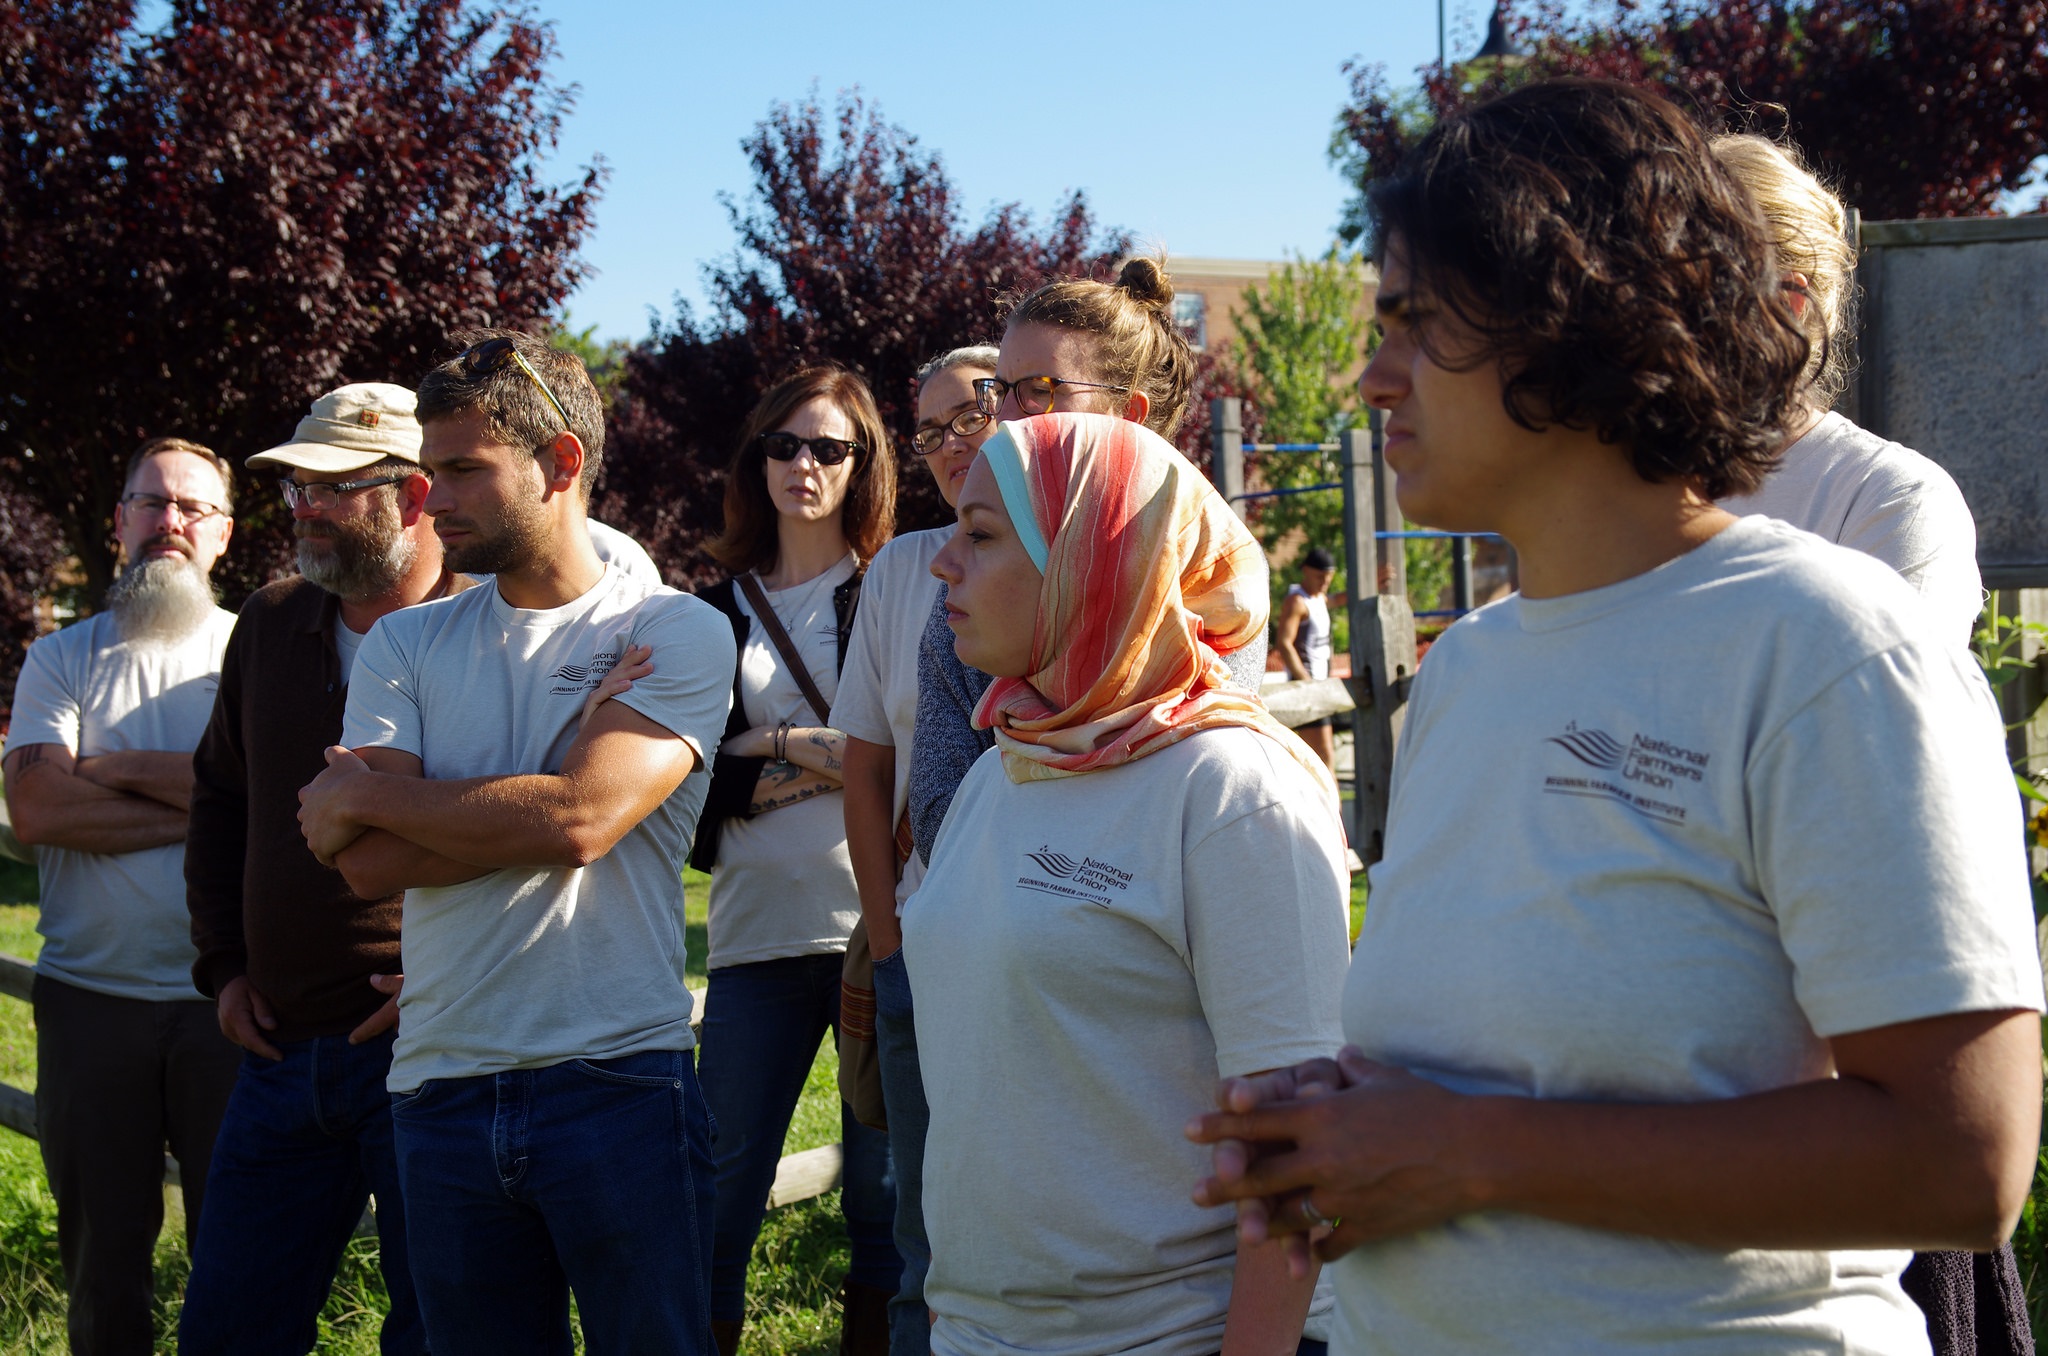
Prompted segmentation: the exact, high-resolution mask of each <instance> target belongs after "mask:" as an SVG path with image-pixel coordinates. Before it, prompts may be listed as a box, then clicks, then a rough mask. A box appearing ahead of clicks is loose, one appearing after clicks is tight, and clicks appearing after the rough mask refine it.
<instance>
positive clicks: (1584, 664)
mask: <svg viewBox="0 0 2048 1356" xmlns="http://www.w3.org/2000/svg"><path fill="white" fill-rule="evenodd" d="M1392 790H1393V799H1392V810H1391V813H1390V815H1389V819H1388V824H1387V838H1386V844H1387V852H1386V857H1385V859H1384V860H1383V861H1381V862H1380V863H1379V864H1378V865H1377V866H1375V867H1373V869H1372V907H1371V908H1370V909H1369V910H1368V911H1367V913H1366V918H1365V928H1364V932H1363V934H1362V935H1361V937H1360V938H1359V943H1358V952H1357V959H1356V961H1355V963H1354V964H1353V966H1352V970H1351V978H1350V981H1349V983H1348V984H1347V986H1346V988H1345V992H1344V1034H1345V1036H1346V1038H1347V1039H1349V1040H1350V1041H1351V1042H1352V1043H1353V1044H1355V1045H1358V1046H1359V1047H1360V1048H1362V1049H1363V1050H1364V1051H1365V1052H1366V1053H1367V1054H1369V1055H1371V1056H1372V1057H1373V1058H1375V1059H1378V1060H1381V1061H1383V1062H1385V1063H1389V1064H1394V1065H1398V1066H1400V1067H1402V1068H1405V1069H1408V1070H1410V1071H1412V1072H1414V1073H1416V1074H1418V1075H1420V1076H1422V1077H1424V1078H1428V1079H1431V1080H1433V1081H1435V1082H1437V1083H1440V1084H1442V1085H1444V1086H1446V1087H1450V1088H1454V1089H1456V1090H1458V1091H1460V1092H1466V1093H1487V1094H1501V1095H1507V1096H1519V1097H1540V1098H1550V1099H1573V1100H1583V1101H1613V1102H1640V1103H1677V1102H1697V1101H1706V1100H1713V1099H1719V1098H1729V1097H1739V1096H1743V1095H1745V1094H1750V1093H1756V1092H1763V1091H1767V1090H1769V1089H1773V1088H1779V1087H1785V1086H1787V1085H1790V1084H1795V1083H1800V1082H1805V1081H1809V1080H1812V1079H1816V1078H1823V1077H1826V1076H1827V1075H1828V1073H1829V1071H1830V1069H1831V1067H1832V1065H1831V1060H1830V1055H1829V1050H1828V1046H1827V1043H1826V1038H1828V1037H1832V1036H1839V1035H1842V1034H1844V1033H1847V1032H1855V1031H1864V1030H1868V1029H1870V1028H1873V1027H1879V1026H1885V1025H1889V1024H1892V1023H1896V1022H1907V1021H1913V1020H1916V1019H1919V1018H1923V1017H1931V1016H1936V1015H1940V1014H1945V1013H1954V1012H1963V1011H1973V1010H1977V1011H1988V1010H1996V1009H2002V1008H2038V1007H2039V1006H2040V1005H2041V971H2040V964H2039V961H2038V960H2037V959H2036V956H2035V948H2034V928H2033V912H2032V908H2031V905H2030V901H2029V896H2028V888H2027V862H2026V854H2025V850H2024V848H2023V846H2022V844H2021V835H2020V827H2019V807H2018V804H2017V795H2016V793H2015V791H2014V789H2013V781H2012V774H2011V772H2010V771H2009V770H2008V769H2007V767H2006V762H2005V748H2004V740H2003V738H2002V733H2001V729H2000V725H1999V719H1998V713H1997V710H1996V708H1995V707H1994V705H1993V703H1992V699H1991V693H1990V689H1989V688H1988V687H1987V685H1986V684H1985V682H1984V679H1983V677H1982V676H1981V674H1980V673H1979V672H1978V670H1977V668H1976V665H1975V664H1974V663H1973V662H1972V661H1971V660H1970V658H1969V657H1968V656H1967V655H1966V654H1965V653H1964V652H1963V651H1962V649H1961V648H1960V647H1958V646H1955V645H1952V644H1947V643H1944V642H1943V641H1942V640H1941V639H1940V638H1938V637H1936V636H1933V635H1932V634H1930V633H1929V631H1928V628H1927V624H1926V618H1925V616H1924V615H1922V613H1921V611H1920V609H1919V608H1918V606H1917V603H1916V600H1915V598H1914V596H1913V594H1912V593H1911V591H1910V590H1909V589H1908V588H1907V587H1906V585H1905V584H1904V583H1902V582H1901V580H1900V579H1899V576H1898V575H1897V574H1895V573H1893V572H1892V571H1891V570H1889V569H1887V568H1885V567H1884V566H1883V565H1881V564H1879V563H1878V562H1877V561H1875V560H1872V559H1871V558H1869V557H1868V556H1865V555H1861V554H1858V553H1856V552H1853V551H1848V550H1843V549H1840V548H1837V547H1833V546H1830V545H1828V544H1826V543H1824V542H1822V541H1820V540H1819V539H1817V538H1815V537H1812V536H1809V535H1807V534H1806V533H1803V532H1799V531H1796V530H1794V529H1792V528H1790V527H1787V526H1786V525H1784V524H1783V523H1778V522H1773V521H1770V520H1768V519H1764V518H1745V519H1742V520H1740V521H1738V522H1736V523H1735V524H1733V525H1732V526H1730V527H1728V528H1727V529H1725V530H1724V531H1722V532H1721V533H1720V534H1719V535H1718V536H1716V537H1715V538H1714V539H1713V540H1711V541H1709V542H1707V543H1706V544H1705V545H1703V546H1700V547H1699V548H1697V549H1696V550H1694V551H1692V552H1690V553H1689V554H1687V555H1685V556H1682V557H1680V558H1679V559H1677V560H1674V561H1671V562H1669V563H1667V564H1665V565H1663V566H1661V567H1659V568H1658V569H1655V570H1652V571H1650V572H1649V573H1647V574H1643V575H1639V576H1637V577H1635V578H1633V579H1629V580H1625V581H1623V582H1622V583H1619V584H1614V585H1611V586H1609V587H1606V588H1601V589H1594V590H1590V591H1588V592H1585V593H1579V594H1574V595H1571V596H1568V597H1562V598H1547V599H1541V600H1530V599H1525V598H1522V597H1520V596H1512V597H1509V598H1507V599H1504V600H1502V601H1501V602H1498V603H1495V604H1493V605H1492V606H1490V607H1487V608H1484V609H1482V610H1480V611H1479V612H1476V613H1474V614H1472V615H1471V616H1469V617H1467V618H1465V619H1464V620H1462V621H1460V622H1458V623H1457V625H1455V626H1453V627H1451V628H1450V629H1449V630H1448V631H1446V632H1445V633H1444V635H1443V637H1442V639H1440V640H1438V641H1437V643H1436V645H1435V647H1434V648H1433V649H1431V651H1430V654H1429V662H1428V663H1426V664H1424V665H1423V666H1422V669H1421V670H1420V672H1419V674H1418V677H1417V680H1416V684H1415V688H1414V696H1413V700H1412V701H1411V702H1410V704H1409V708H1408V725H1407V729H1406V731H1405V733H1404V735H1403V737H1402V743H1401V748H1400V753H1399V756H1398V757H1397V759H1396V763H1395V768H1394V775H1393V788H1392ZM1477 846H1483V848H1484V850H1483V851H1476V850H1474V849H1475V847H1477ZM919 1001H920V1002H922V1001H923V995H922V994H921V993H920V994H919ZM1907 1257H1908V1254H1907V1253H1905V1252H1891V1251H1883V1252H1877V1251H1871V1252H1851V1251H1836V1252H1825V1251H1818V1250H1815V1251H1782V1250H1780V1251H1758V1250H1745V1251H1732V1252H1722V1251H1714V1250H1711V1249H1706V1248H1697V1247H1692V1246H1688V1245H1684V1244H1680V1243H1675V1242H1669V1241H1665V1240H1660V1239H1654V1238H1645V1237H1640V1236H1634V1235H1626V1234H1619V1233H1609V1232H1604V1231H1602V1230H1598V1229H1587V1228H1579V1227H1575V1226H1572V1225H1566V1224H1559V1223H1554V1222H1551V1221H1548V1220H1544V1219H1539V1218H1536V1217H1534V1216H1530V1215H1522V1214H1512V1213H1507V1212H1498V1211H1494V1212H1481V1213H1476V1214H1471V1215H1466V1216H1463V1217H1461V1218H1459V1219H1456V1220H1453V1221H1452V1222H1450V1223H1449V1224H1447V1225H1444V1226H1442V1227H1439V1228H1435V1229H1430V1230H1426V1231H1424V1232H1422V1233H1420V1234H1415V1235H1410V1236H1407V1237H1403V1238H1399V1239H1395V1240H1392V1241H1390V1242H1387V1243H1383V1244H1379V1245H1376V1246H1372V1247H1366V1248H1361V1249H1358V1250H1357V1251H1355V1252H1353V1253H1351V1254H1349V1255H1348V1256H1347V1257H1345V1258H1344V1259H1343V1260H1341V1261H1339V1262H1337V1263H1335V1264H1334V1266H1335V1270H1336V1273H1337V1292H1338V1297H1339V1302H1340V1304H1341V1305H1342V1307H1343V1309H1344V1321H1343V1322H1341V1323H1340V1324H1339V1330H1340V1333H1342V1332H1344V1330H1347V1329H1348V1330H1349V1336H1348V1340H1344V1339H1340V1351H1341V1352H1342V1353H1344V1356H1357V1353H1366V1352H1370V1353H1399V1356H1431V1353H1439V1352H1441V1353H1450V1352H1461V1353H1462V1352H1473V1351H1513V1352H1527V1353H1545V1352H1555V1353H1571V1354H1572V1356H1587V1354H1594V1356H1599V1354H1613V1353H1643V1352H1651V1351H1663V1350H1667V1349H1669V1348H1671V1347H1674V1346H1677V1345H1680V1344H1684V1343H1690V1344H1692V1345H1697V1341H1698V1339H1699V1338H1701V1337H1702V1336H1704V1335H1707V1334H1719V1335H1720V1345H1718V1346H1714V1347H1712V1348H1711V1349H1713V1350H1741V1351H1745V1352H1788V1353H1789V1352H1815V1351H1855V1352H1862V1353H1906V1352H1925V1351H1926V1350H1927V1328H1926V1324H1925V1323H1924V1321H1923V1320H1922V1318H1921V1315H1920V1313H1919V1312H1918V1311H1917V1310H1916V1309H1915V1308H1914V1307H1913V1305H1912V1304H1911V1303H1910V1302H1909V1301H1908V1300H1907V1299H1906V1297H1905V1294H1904V1293H1903V1292H1902V1291H1901V1290H1900V1289H1899V1283H1898V1278H1899V1272H1900V1271H1901V1270H1902V1269H1903V1268H1904V1266H1905V1264H1906V1260H1907Z"/></svg>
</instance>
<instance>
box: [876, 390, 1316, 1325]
mask: <svg viewBox="0 0 2048 1356" xmlns="http://www.w3.org/2000/svg"><path fill="white" fill-rule="evenodd" d="M958 507H959V518H960V527H959V530H958V532H957V533H956V534H955V536H954V538H953V540H952V541H951V542H950V543H949V544H948V545H947V546H946V548H945V549H944V550H943V551H941V552H940V554H939V556H938V559H937V560H936V562H935V563H934V564H933V567H932V568H933V571H934V573H936V574H938V575H939V576H940V577H941V578H942V579H944V580H945V581H946V583H947V585H948V596H947V606H948V621H949V624H950V625H951V627H952V629H953V632H954V637H955V648H956V649H957V651H958V653H959V657H960V659H961V660H962V661H963V662H964V663H967V664H970V665H972V666H973V667H975V668H978V669H980V670H982V671H983V672H986V673H990V674H993V675H995V677H996V681H995V683H994V684H993V685H992V686H991V687H990V688H989V690H988V692H987V694H986V695H985V696H984V697H983V699H982V701H981V704H980V706H979V707H978V708H977V710H976V712H975V721H976V723H977V724H978V725H980V726H982V727H984V728H989V729H992V730H993V731H994V733H995V737H996V741H997V743H996V748H995V749H994V750H991V751H990V752H989V753H988V754H986V755H984V756H983V758H982V760H981V761H980V762H979V763H977V764H976V765H975V767H974V769H973V771H972V772H971V773H969V774H968V777H967V779H966V781H965V782H964V783H963V784H962V785H961V788H960V791H959V794H958V796H957V797H956V798H955V799H954V801H953V805H952V808H951V810H950V811H949V813H948V815H947V817H946V821H945V825H944V827H943V828H942V830H941V831H940V834H939V837H938V841H937V843H936V845H935V847H934V849H933V852H932V858H931V868H930V873H929V874H928V875H927V876H926V878H925V882H924V885H923V886H922V888H921V889H920V890H919V891H918V893H917V894H915V895H914V896H912V897H911V899H910V900H909V901H908V902H907V903H906V905H905V906H904V911H903V931H904V954H905V957H906V959H907V962H908V965H909V968H910V974H911V979H912V983H913V986H914V988H915V990H916V993H917V996H918V997H917V1038H918V1046H919V1051H920V1056H921V1058H922V1061H923V1070H924V1080H925V1088H926V1092H927V1094H928V1096H929V1100H930V1103H931V1110H932V1120H931V1131H930V1135H929V1138H928V1139H927V1142H926V1162H927V1163H928V1164H930V1165H934V1166H935V1168H938V1170H935V1171H931V1172H928V1173H927V1176H926V1180H925V1198H924V1200H925V1219H926V1225H927V1228H928V1230H929V1232H930V1235H931V1242H932V1269H931V1273H930V1275H929V1277H928V1279H927V1281H926V1287H925V1296H926V1302H927V1303H928V1304H929V1305H930V1306H931V1308H932V1310H933V1312H934V1315H935V1324H934V1327H933V1329H932V1349H933V1350H934V1352H937V1353H940V1354H941V1356H949V1354H950V1353H976V1354H977V1356H979V1354H980V1353H995V1352H1006V1351H1022V1350H1029V1351H1031V1352H1033V1353H1037V1356H1096V1353H1109V1352H1121V1351H1132V1350H1140V1349H1142V1350H1144V1351H1146V1352H1147V1353H1155V1354H1156V1356H1206V1354H1207V1353H1214V1352H1218V1351H1223V1352H1227V1353H1232V1354H1233V1356H1235V1353H1238V1352H1246V1353H1249V1352H1253V1351H1258V1352H1272V1351H1275V1350H1290V1349H1292V1348H1293V1347H1294V1345H1295V1342H1296V1340H1297V1339H1298V1338H1299V1336H1300V1333H1301V1328H1302V1322H1303V1319H1304V1317H1305V1316H1306V1315H1307V1312H1308V1309H1309V1305H1310V1288H1309V1286H1310V1283H1309V1281H1307V1280H1306V1279H1301V1280H1295V1279H1290V1278H1289V1277H1288V1276H1287V1274H1286V1266H1285V1262H1284V1259H1282V1258H1281V1257H1280V1255H1279V1254H1278V1253H1277V1251H1269V1250H1270V1249H1272V1247H1273V1245H1271V1244H1259V1245H1242V1246H1240V1245H1239V1243H1238V1242H1237V1239H1236V1237H1235V1235H1234V1233H1233V1229H1232V1224H1233V1218H1232V1216H1231V1214H1230V1212H1229V1211H1227V1210H1218V1209H1203V1208H1200V1207H1197V1206H1195V1205H1193V1204H1191V1203H1190V1202H1189V1201H1188V1198H1187V1195H1186V1181H1187V1180H1188V1176H1189V1174H1190V1173H1193V1174H1194V1175H1196V1176H1199V1175H1200V1173H1201V1170H1202V1167H1203V1159H1202V1155H1201V1153H1200V1152H1199V1151H1198V1150H1197V1149H1196V1148H1195V1146H1192V1145H1190V1144H1189V1143H1188V1142H1187V1141H1186V1140H1185V1139H1184V1138H1183V1137H1182V1135H1181V1124H1182V1122H1183V1121H1184V1120H1185V1119H1186V1117H1187V1115H1189V1114H1192V1113H1195V1112H1198V1111H1200V1110H1202V1109H1204V1108H1205V1107H1207V1106H1208V1105H1210V1103H1211V1100H1212V1098H1213V1095H1214V1089H1215V1086H1216V1080H1217V1079H1218V1078H1219V1077H1229V1076H1232V1075H1234V1074H1237V1073H1240V1072H1245V1071H1249V1070H1253V1069H1263V1068H1269V1067H1273V1066H1277V1065H1284V1064H1288V1063H1290V1062H1292V1061H1294V1060H1296V1059H1298V1058H1300V1057H1301V1056H1302V1054H1303V1052H1321V1053H1324V1054H1327V1053H1328V1052H1329V1051H1331V1050H1332V1049H1334V1048H1335V1047H1336V1046H1337V1045H1340V1044H1341V1043H1342V1042H1341V1035H1340V1031H1339V1024H1338V996H1339V993H1340V991H1341V989H1342V986H1343V981H1344V973H1345V967H1346V965H1347V963H1348V960H1349V954H1348V948H1347V946H1346V910H1345V901H1346V895H1347V875H1346V872H1345V868H1344V856H1343V853H1344V844H1343V834H1342V831H1341V828H1340V826H1339V821H1338V815H1337V798H1336V792H1335V787H1334V786H1333V784H1332V783H1331V781H1330V778H1329V774H1328V772H1327V770H1326V769H1325V768H1324V767H1323V765H1322V763H1321V761H1320V760H1319V759H1317V758H1316V756H1315V755H1314V754H1313V753H1311V752H1310V751H1309V749H1308V748H1307V746H1306V745H1304V744H1302V743H1301V741H1300V740H1299V739H1297V738H1296V737H1295V736H1294V735H1293V734H1292V733H1291V732H1290V731H1288V730H1286V729H1285V728H1283V727H1282V726H1281V725H1279V724H1278V723H1277V722H1276V721H1274V719H1273V718H1272V717H1271V716H1270V715H1269V714H1267V712H1266V709H1265V707H1264V706H1263V705H1262V704H1261V703H1260V702H1259V700H1258V698H1257V697H1255V696H1252V695H1250V694H1247V693H1245V692H1242V691H1239V690H1236V689H1234V688H1231V687H1229V686H1228V685H1227V675H1228V670H1227V669H1226V668H1225V666H1224V663H1223V661H1222V660H1221V659H1220V658H1219V657H1218V653H1219V651H1221V652H1229V651H1232V650H1235V649H1237V648H1239V647H1241V646H1242V645H1243V644H1244V643H1245V641H1246V640H1247V639H1248V638H1254V637H1257V636H1258V635H1260V634H1261V633H1262V631H1263V629H1264V626H1265V623H1266V609H1267V603H1266V597H1265V586H1264V571H1263V570H1262V569H1259V568H1257V567H1258V566H1259V565H1260V564H1262V563H1263V562H1262V557H1261V556H1260V555H1259V547H1258V544H1257V543H1256V542H1255V541H1254V540H1253V539H1252V537H1251V535H1250V534H1249V533H1248V532H1246V531H1245V529H1244V526H1243V524H1242V523H1240V522H1238V520H1237V519H1236V518H1235V517H1234V516H1233V515H1232V514H1231V513H1230V511H1229V509H1228V508H1227V507H1226V506H1225V505H1224V503H1223V501H1222V500H1221V499H1220V498H1218V497H1217V495H1216V493H1215V491H1214V490H1213V489H1211V488H1210V487H1209V485H1208V484H1207V483H1206V482H1205V481H1203V480H1202V479H1201V477H1200V476H1199V474H1198V473H1197V472H1196V471H1195V468H1194V467H1193V466H1192V465H1190V464H1189V463H1188V462H1187V461H1186V460H1185V459H1183V458H1182V457H1181V456H1180V455H1179V454H1178V453H1176V452H1175V451H1174V450H1173V449H1172V448H1171V447H1170V446H1169V445H1168V444H1167V443H1166V442H1165V441H1164V440H1162V439H1161V438H1159V437H1158V436H1157V435H1156V434H1153V433H1151V432H1150V431H1148V430H1146V429H1144V428H1143V427H1141V426H1140V425H1137V424H1134V423H1131V422H1128V421H1125V420H1120V419H1117V418H1115V417H1113V416H1109V415H1097V414H1048V415H1041V416H1038V417H1036V418H1032V419H1025V420H1020V421H1017V422H1015V423H1008V424H1004V425H1003V426H1002V428H1001V429H1000V430H999V431H998V433H997V434H996V435H995V436H994V437H992V438H991V439H990V440H989V442H988V443H987V444H986V445H985V446H984V447H983V449H982V456H981V459H980V460H978V461H977V462H976V463H975V466H974V469H973V470H972V471H970V472H969V475H968V479H967V481H966V483H965V485H964V486H963V488H962V491H961V496H960V502H959V506H958ZM941 1165H942V1166H941Z"/></svg>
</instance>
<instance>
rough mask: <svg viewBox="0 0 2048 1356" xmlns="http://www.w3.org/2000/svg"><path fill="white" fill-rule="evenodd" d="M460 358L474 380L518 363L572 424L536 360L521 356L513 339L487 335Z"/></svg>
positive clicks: (564, 424) (564, 422)
mask: <svg viewBox="0 0 2048 1356" xmlns="http://www.w3.org/2000/svg"><path fill="white" fill-rule="evenodd" d="M460 361H461V363H462V374H463V375H464V376H466V377H468V378H470V379H471V380H472V381H474V380H475V379H476V378H478V377H482V376H488V375H490V374H491V373H493V372H500V371H503V370H504V367H505V364H507V363H514V364H517V365H518V368H519V370H520V371H522V372H524V373H525V374H526V379H527V380H528V381H530V382H532V383H533V384H534V385H535V386H537V387H539V388H540V393H541V394H542V395H544V396H546V397H547V398H548V404H550V405H552V406H554V407H555V414H556V416H557V417H559V418H560V419H561V421H562V427H563V429H565V430H567V429H568V428H569V412H568V411H567V410H565V409H563V408H562V402H561V401H559V400H557V399H555V393H554V392H553V391H551V390H549V389H548V384H547V383H546V382H545V381H543V380H541V375H540V373H538V372H536V371H534V370H533V364H532V363H530V362H528V361H526V359H524V358H522V357H520V356H519V349H518V348H517V347H516V346H515V345H514V344H513V343H512V341H511V340H510V339H507V338H505V337H504V336H503V335H500V336H498V337H497V338H496V339H486V340H484V341H483V342H482V343H481V344H477V345H474V346H472V347H471V348H469V349H467V350H466V351H464V353H463V355H462V357H461V359H460Z"/></svg>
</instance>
